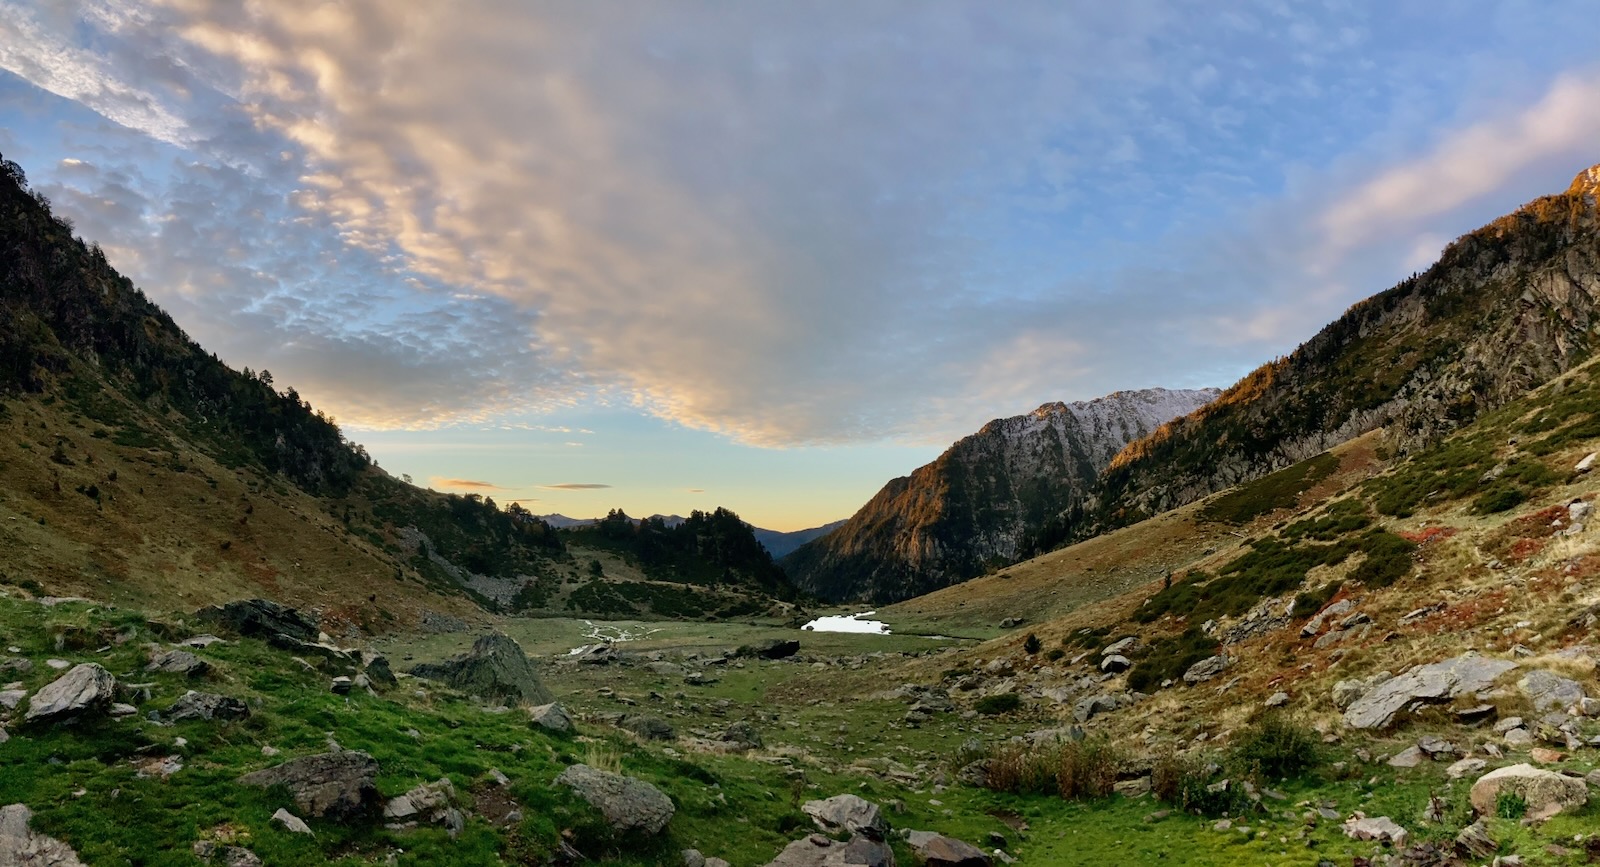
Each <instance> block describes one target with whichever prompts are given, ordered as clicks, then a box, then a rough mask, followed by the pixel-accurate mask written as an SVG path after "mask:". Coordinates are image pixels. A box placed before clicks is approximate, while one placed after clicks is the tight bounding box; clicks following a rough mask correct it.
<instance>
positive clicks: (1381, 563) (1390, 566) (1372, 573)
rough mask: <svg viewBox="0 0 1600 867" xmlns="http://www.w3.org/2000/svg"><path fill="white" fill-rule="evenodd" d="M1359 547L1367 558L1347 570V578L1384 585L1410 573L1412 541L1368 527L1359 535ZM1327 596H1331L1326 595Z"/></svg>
mask: <svg viewBox="0 0 1600 867" xmlns="http://www.w3.org/2000/svg"><path fill="white" fill-rule="evenodd" d="M1359 544H1360V547H1361V550H1362V551H1365V552H1366V554H1367V558H1366V559H1365V560H1363V561H1362V562H1361V565H1360V566H1357V567H1356V568H1355V569H1353V570H1351V572H1350V579H1351V580H1353V581H1360V582H1361V583H1362V584H1365V585H1366V586H1368V587H1371V588H1378V587H1388V586H1389V585H1391V584H1393V583H1394V582H1396V581H1398V580H1400V579H1401V578H1404V577H1405V576H1407V575H1409V574H1411V565H1412V555H1413V554H1415V553H1416V550H1417V546H1416V543H1414V542H1411V541H1408V540H1406V539H1403V538H1401V537H1399V536H1396V535H1395V534H1393V533H1391V532H1389V531H1388V530H1369V531H1367V533H1366V535H1364V536H1362V537H1361V541H1360V543H1359ZM1330 598H1331V597H1330Z"/></svg>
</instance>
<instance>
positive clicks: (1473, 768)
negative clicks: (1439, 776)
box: [1444, 758, 1489, 780]
mask: <svg viewBox="0 0 1600 867" xmlns="http://www.w3.org/2000/svg"><path fill="white" fill-rule="evenodd" d="M1487 767H1489V763H1488V762H1486V761H1484V760H1483V759H1471V758H1468V759H1462V760H1461V761H1459V762H1456V763H1455V764H1453V765H1451V766H1450V767H1448V768H1445V769H1444V774H1445V776H1447V777H1449V778H1450V779H1452V780H1459V779H1461V778H1462V777H1470V776H1472V775H1473V774H1476V773H1480V772H1481V771H1482V770H1483V769H1484V768H1487Z"/></svg>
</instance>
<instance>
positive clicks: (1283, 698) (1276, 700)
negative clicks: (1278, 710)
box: [1266, 692, 1289, 707]
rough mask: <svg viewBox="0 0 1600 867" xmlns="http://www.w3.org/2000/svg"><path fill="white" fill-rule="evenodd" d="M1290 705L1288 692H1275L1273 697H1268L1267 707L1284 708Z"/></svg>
mask: <svg viewBox="0 0 1600 867" xmlns="http://www.w3.org/2000/svg"><path fill="white" fill-rule="evenodd" d="M1288 703H1289V694H1288V693H1286V692H1275V693H1273V694H1272V695H1270V696H1268V697H1267V701H1266V706H1267V707H1283V706H1284V705H1286V704H1288Z"/></svg>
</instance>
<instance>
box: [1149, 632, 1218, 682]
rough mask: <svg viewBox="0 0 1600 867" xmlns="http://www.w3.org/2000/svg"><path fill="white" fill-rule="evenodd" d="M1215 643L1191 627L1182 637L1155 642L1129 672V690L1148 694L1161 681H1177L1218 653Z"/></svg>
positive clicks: (1171, 637)
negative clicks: (1198, 663) (1197, 664)
mask: <svg viewBox="0 0 1600 867" xmlns="http://www.w3.org/2000/svg"><path fill="white" fill-rule="evenodd" d="M1217 647H1218V644H1217V640H1216V639H1214V638H1212V637H1211V636H1209V635H1206V634H1205V633H1204V632H1202V631H1201V630H1200V627H1199V626H1191V627H1189V628H1188V629H1186V630H1184V631H1183V634H1181V635H1175V636H1169V637H1166V638H1158V639H1156V640H1155V641H1152V642H1150V644H1149V645H1148V646H1147V647H1146V648H1145V650H1144V651H1143V653H1142V654H1141V655H1140V657H1139V658H1138V660H1137V661H1135V662H1134V664H1133V668H1132V670H1130V671H1129V672H1128V688H1129V689H1133V690H1137V691H1139V692H1150V691H1152V690H1154V689H1157V688H1159V687H1160V686H1161V683H1162V681H1165V680H1176V679H1178V678H1180V677H1182V676H1183V673H1184V672H1185V671H1188V670H1189V666H1191V665H1194V664H1195V663H1197V662H1199V661H1200V660H1202V659H1205V658H1206V657H1208V656H1214V655H1215V654H1216V652H1217Z"/></svg>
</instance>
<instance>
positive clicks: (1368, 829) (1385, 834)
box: [1342, 813, 1407, 849]
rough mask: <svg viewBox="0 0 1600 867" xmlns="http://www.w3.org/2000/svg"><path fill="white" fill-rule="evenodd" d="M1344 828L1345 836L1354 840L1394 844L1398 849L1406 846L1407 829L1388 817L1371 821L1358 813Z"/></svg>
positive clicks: (1380, 817) (1374, 818)
mask: <svg viewBox="0 0 1600 867" xmlns="http://www.w3.org/2000/svg"><path fill="white" fill-rule="evenodd" d="M1342 827H1343V828H1344V835H1345V836H1346V837H1349V838H1350V839H1352V840H1377V841H1379V842H1389V843H1393V844H1394V845H1395V848H1397V849H1398V848H1401V847H1403V846H1405V845H1406V837H1407V833H1406V829H1404V828H1402V827H1400V826H1399V825H1398V824H1396V823H1395V821H1394V820H1393V819H1391V818H1389V817H1388V816H1376V817H1373V818H1370V819H1369V818H1367V817H1366V816H1363V815H1361V814H1360V813H1357V814H1356V815H1354V816H1352V817H1350V819H1349V820H1347V821H1346V822H1345V823H1344V825H1343V826H1342Z"/></svg>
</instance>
